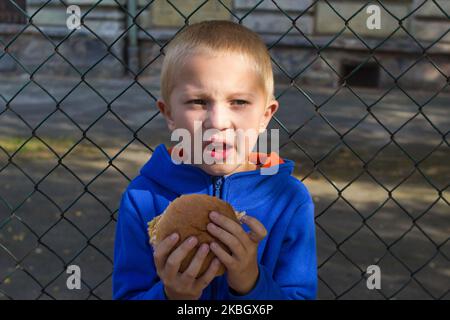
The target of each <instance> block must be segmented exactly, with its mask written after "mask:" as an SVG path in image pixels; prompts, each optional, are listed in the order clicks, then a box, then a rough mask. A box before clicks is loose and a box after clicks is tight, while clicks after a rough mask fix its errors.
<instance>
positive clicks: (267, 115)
mask: <svg viewBox="0 0 450 320" xmlns="http://www.w3.org/2000/svg"><path fill="white" fill-rule="evenodd" d="M278 107H279V104H278V101H277V100H271V101H269V104H268V105H267V107H266V109H265V110H264V114H263V119H262V121H261V125H260V128H259V133H263V132H264V130H266V128H267V125H268V124H269V122H270V119H272V116H273V115H274V114H275V112H277V110H278Z"/></svg>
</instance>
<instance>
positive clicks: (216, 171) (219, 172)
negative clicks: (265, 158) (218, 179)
mask: <svg viewBox="0 0 450 320" xmlns="http://www.w3.org/2000/svg"><path fill="white" fill-rule="evenodd" d="M196 166H197V167H199V168H200V169H202V170H203V171H205V172H206V173H207V174H209V175H211V176H226V175H229V174H232V173H235V172H239V171H242V170H240V169H241V168H243V167H244V165H243V164H236V163H233V164H227V163H223V164H220V163H215V164H199V165H196Z"/></svg>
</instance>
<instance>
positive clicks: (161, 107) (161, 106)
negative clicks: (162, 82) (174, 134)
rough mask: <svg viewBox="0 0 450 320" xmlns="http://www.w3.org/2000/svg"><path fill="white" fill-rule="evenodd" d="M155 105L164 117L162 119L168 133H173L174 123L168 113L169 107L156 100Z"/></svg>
mask: <svg viewBox="0 0 450 320" xmlns="http://www.w3.org/2000/svg"><path fill="white" fill-rule="evenodd" d="M156 105H157V107H158V109H159V111H160V112H161V113H162V115H163V116H164V119H166V123H167V127H168V128H169V130H170V131H173V130H174V129H175V123H174V121H173V119H172V114H171V112H170V106H169V105H168V104H166V103H165V102H164V101H163V100H157V101H156Z"/></svg>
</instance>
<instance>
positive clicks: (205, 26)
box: [161, 20, 275, 103]
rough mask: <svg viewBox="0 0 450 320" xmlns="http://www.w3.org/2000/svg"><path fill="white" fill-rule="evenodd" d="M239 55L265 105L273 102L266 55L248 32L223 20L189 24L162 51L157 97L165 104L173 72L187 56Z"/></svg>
mask: <svg viewBox="0 0 450 320" xmlns="http://www.w3.org/2000/svg"><path fill="white" fill-rule="evenodd" d="M230 53H234V54H239V55H240V57H241V58H242V59H245V61H247V62H248V63H249V65H250V66H251V67H252V68H253V70H254V71H255V72H256V74H257V76H258V78H259V79H260V80H259V84H260V85H261V88H262V89H263V91H264V93H265V95H266V97H267V101H269V99H275V98H274V81H273V72H272V64H271V60H270V54H269V51H268V50H267V47H266V45H265V43H264V42H263V41H262V39H261V38H260V37H259V35H258V34H256V33H255V32H253V31H252V30H250V29H248V28H246V27H244V26H242V25H240V24H237V23H234V22H231V21H226V20H210V21H202V22H198V23H194V24H191V25H189V26H187V27H186V28H185V29H183V30H182V31H181V32H180V33H178V34H177V35H176V36H175V37H174V39H172V41H171V42H170V43H169V45H168V46H167V49H166V50H165V57H164V61H163V65H162V69H161V96H162V99H163V100H164V101H165V102H166V103H169V101H170V100H169V98H170V94H171V93H172V90H173V88H174V83H175V81H174V79H175V76H176V72H177V70H180V68H181V67H182V65H183V64H184V62H185V61H186V60H187V59H186V58H187V57H189V56H191V55H197V54H207V55H210V56H213V57H217V56H220V55H221V54H230Z"/></svg>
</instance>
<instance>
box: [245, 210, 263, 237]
mask: <svg viewBox="0 0 450 320" xmlns="http://www.w3.org/2000/svg"><path fill="white" fill-rule="evenodd" d="M241 221H242V222H244V223H245V224H246V225H248V226H249V227H250V231H249V232H248V233H247V234H248V235H249V236H250V238H251V239H252V240H253V241H255V242H259V241H261V240H262V239H264V238H265V237H266V236H267V230H266V228H265V227H264V225H263V224H262V223H261V222H260V221H259V220H258V219H256V218H254V217H252V216H249V215H245V216H244V217H243V218H242V219H241Z"/></svg>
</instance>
